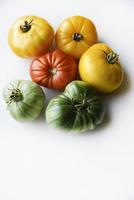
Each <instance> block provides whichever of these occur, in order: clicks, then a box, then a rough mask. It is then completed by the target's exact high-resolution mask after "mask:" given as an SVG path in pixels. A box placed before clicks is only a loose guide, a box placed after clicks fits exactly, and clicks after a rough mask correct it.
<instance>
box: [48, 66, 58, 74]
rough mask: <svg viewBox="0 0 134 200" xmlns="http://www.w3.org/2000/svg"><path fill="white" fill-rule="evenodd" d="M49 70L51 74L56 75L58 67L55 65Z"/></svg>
mask: <svg viewBox="0 0 134 200" xmlns="http://www.w3.org/2000/svg"><path fill="white" fill-rule="evenodd" d="M49 72H50V73H51V74H53V75H55V74H56V73H57V69H56V68H54V67H53V68H51V69H49Z"/></svg>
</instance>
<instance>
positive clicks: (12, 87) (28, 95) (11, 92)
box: [3, 80, 45, 121]
mask: <svg viewBox="0 0 134 200" xmlns="http://www.w3.org/2000/svg"><path fill="white" fill-rule="evenodd" d="M3 98H4V100H5V102H6V104H7V109H8V111H9V112H10V114H11V116H12V117H13V118H14V119H16V120H18V121H25V120H34V119H36V118H37V117H38V116H39V114H40V112H41V110H42V108H43V105H44V102H45V95H44V93H43V90H42V89H41V87H40V86H39V85H37V84H36V83H33V82H32V81H28V80H15V81H12V82H10V83H9V84H8V85H7V87H6V88H5V89H4V91H3Z"/></svg>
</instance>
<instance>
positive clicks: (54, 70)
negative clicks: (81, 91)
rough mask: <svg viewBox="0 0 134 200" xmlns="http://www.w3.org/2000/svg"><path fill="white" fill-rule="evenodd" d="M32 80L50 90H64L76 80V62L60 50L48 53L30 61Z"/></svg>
mask: <svg viewBox="0 0 134 200" xmlns="http://www.w3.org/2000/svg"><path fill="white" fill-rule="evenodd" d="M30 75H31V78H32V80H33V81H34V82H35V83H38V84H39V85H42V86H44V87H47V88H52V89H64V88H65V86H66V85H67V84H68V83H69V82H70V81H72V80H74V79H75V78H76V75H77V64H76V61H75V60H74V59H73V58H72V57H71V56H69V55H67V54H65V53H64V52H62V51H61V50H58V49H57V50H55V51H53V52H49V53H47V54H45V55H43V56H41V57H39V58H36V59H34V60H33V61H32V63H31V66H30Z"/></svg>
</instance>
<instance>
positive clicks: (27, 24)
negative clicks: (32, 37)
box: [20, 20, 33, 33]
mask: <svg viewBox="0 0 134 200" xmlns="http://www.w3.org/2000/svg"><path fill="white" fill-rule="evenodd" d="M32 22H33V20H31V21H30V22H28V21H24V24H23V25H21V26H20V30H21V31H22V32H23V33H26V32H28V31H29V30H30V29H31V23H32Z"/></svg>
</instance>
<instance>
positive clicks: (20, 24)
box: [8, 15, 54, 57]
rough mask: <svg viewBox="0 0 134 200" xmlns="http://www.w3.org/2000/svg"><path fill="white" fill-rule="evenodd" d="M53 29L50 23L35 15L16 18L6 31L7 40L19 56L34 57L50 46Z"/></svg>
mask: <svg viewBox="0 0 134 200" xmlns="http://www.w3.org/2000/svg"><path fill="white" fill-rule="evenodd" d="M53 38H54V31H53V28H52V27H51V25H50V24H49V23H48V22H47V21H46V20H45V19H43V18H40V17H37V16H32V15H28V16H24V17H20V18H18V19H17V20H16V21H15V23H14V24H13V25H12V26H11V28H10V30H9V33H8V42H9V45H10V47H11V49H12V50H13V52H14V53H15V54H16V55H18V56H20V57H36V56H39V55H41V54H43V53H45V52H46V51H47V50H48V48H49V47H50V46H51V44H52V42H53Z"/></svg>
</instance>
